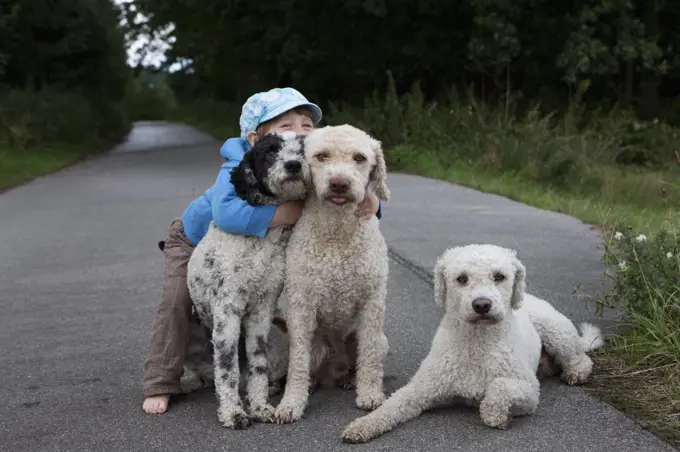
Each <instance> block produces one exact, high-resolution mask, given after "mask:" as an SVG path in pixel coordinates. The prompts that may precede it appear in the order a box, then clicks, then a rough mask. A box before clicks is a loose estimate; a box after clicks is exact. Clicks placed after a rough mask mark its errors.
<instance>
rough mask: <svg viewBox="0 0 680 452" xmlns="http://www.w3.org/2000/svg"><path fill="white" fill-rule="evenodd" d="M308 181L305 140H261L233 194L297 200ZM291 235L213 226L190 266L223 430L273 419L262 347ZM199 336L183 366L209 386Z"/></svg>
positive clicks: (253, 199) (258, 200) (283, 230)
mask: <svg viewBox="0 0 680 452" xmlns="http://www.w3.org/2000/svg"><path fill="white" fill-rule="evenodd" d="M309 179H310V171H309V165H308V164H307V162H306V160H305V159H304V142H303V139H302V137H297V136H295V135H294V134H286V135H268V136H266V137H263V138H262V139H261V140H260V141H258V142H257V143H256V144H255V146H254V147H253V148H252V149H251V150H250V151H248V152H246V154H245V155H244V158H243V160H242V161H241V163H240V164H239V166H238V167H236V168H235V169H234V171H233V173H232V183H233V184H234V187H235V189H236V192H237V194H238V195H239V196H240V197H241V198H243V199H245V200H247V201H248V202H249V203H250V204H252V205H262V204H272V203H277V204H278V203H282V202H285V201H291V200H300V199H303V198H304V197H305V196H306V191H307V186H308V185H309ZM290 229H291V228H289V227H279V228H274V229H270V230H269V231H268V232H267V235H266V236H265V237H264V238H258V237H253V236H245V235H236V234H230V233H227V232H224V231H222V230H220V229H218V228H217V227H216V226H215V224H214V223H212V224H211V225H210V228H209V230H208V232H207V234H206V236H205V237H204V238H203V239H202V240H201V242H200V243H199V244H198V245H197V246H196V249H195V250H194V252H193V254H192V256H191V259H190V260H189V266H188V274H187V281H188V286H189V293H190V295H191V298H192V300H193V307H194V310H195V312H196V314H197V317H198V318H199V319H200V322H201V324H202V325H203V326H205V327H206V328H207V329H208V331H211V339H212V345H213V360H212V361H213V366H214V383H215V392H216V394H217V398H218V403H219V407H218V411H217V414H218V418H219V421H220V422H221V423H222V425H224V426H225V427H230V428H235V429H243V428H247V427H249V426H250V420H251V418H254V419H255V420H257V421H262V422H267V421H271V420H272V416H273V413H274V408H273V407H272V406H271V405H269V403H268V395H269V389H268V380H269V377H268V373H271V369H270V366H269V364H268V359H267V348H268V339H269V332H270V329H271V325H272V319H273V315H274V310H275V307H276V302H277V300H278V298H279V295H280V294H281V291H282V289H283V283H284V274H285V249H286V244H287V241H288V238H289V236H290ZM241 327H243V331H244V336H245V337H244V343H245V344H244V345H245V354H246V358H247V360H246V362H247V363H248V372H247V381H246V392H247V402H248V411H249V412H248V414H246V411H245V410H244V407H243V405H242V403H241V399H240V397H239V386H240V385H241V376H240V371H239V368H240V367H239V358H240V357H241V356H240V355H241V353H239V339H240V337H241ZM203 334H204V336H205V334H206V333H205V332H204V333H203ZM200 337H201V333H200V328H198V327H197V328H195V331H193V332H192V339H195V340H194V341H192V344H193V345H190V348H189V350H188V360H187V362H186V365H185V367H186V369H187V370H186V371H187V373H188V374H189V375H190V376H191V375H192V374H193V375H199V376H201V377H202V378H203V379H205V380H210V375H209V372H207V371H206V370H207V369H206V366H205V362H206V360H208V361H209V359H206V355H207V353H209V349H208V348H207V347H206V345H205V342H203V343H201V342H200V340H201V339H200ZM194 380H195V379H194ZM185 382H186V379H185ZM190 386H191V385H189V384H187V387H188V388H189V387H190Z"/></svg>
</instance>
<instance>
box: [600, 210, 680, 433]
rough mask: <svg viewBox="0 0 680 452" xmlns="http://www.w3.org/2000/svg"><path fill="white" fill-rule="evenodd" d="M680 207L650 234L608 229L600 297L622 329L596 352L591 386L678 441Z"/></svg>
mask: <svg viewBox="0 0 680 452" xmlns="http://www.w3.org/2000/svg"><path fill="white" fill-rule="evenodd" d="M677 220H678V217H677V211H676V212H674V215H673V216H672V217H670V222H669V224H668V225H667V227H666V228H663V229H661V231H660V232H658V233H657V234H654V235H653V236H651V237H649V238H648V237H647V236H646V235H643V234H639V233H637V232H635V230H634V229H631V228H620V227H617V225H616V224H614V225H613V226H612V227H608V228H607V231H608V233H607V237H606V238H607V240H606V243H605V259H604V261H605V264H606V265H607V270H606V273H605V274H606V275H607V276H609V277H610V278H611V279H612V280H613V282H614V283H613V285H612V286H611V288H610V289H609V290H608V291H607V292H606V293H605V294H604V295H603V296H602V297H600V299H599V302H600V303H602V304H603V305H605V306H609V307H614V308H617V309H618V310H619V311H620V312H622V313H623V314H624V326H625V327H626V328H625V331H623V333H622V334H618V335H612V336H611V338H610V344H609V345H608V347H606V348H605V349H603V350H602V351H601V352H599V353H598V354H596V356H595V364H596V371H597V372H596V373H595V375H594V378H593V382H592V384H591V385H592V386H593V387H594V390H595V391H596V392H597V393H598V394H599V395H601V396H602V397H604V398H605V399H606V400H608V401H609V402H610V403H613V404H614V405H615V406H617V407H620V408H621V409H623V410H624V411H627V412H630V413H632V414H635V415H636V417H637V418H638V419H640V421H641V423H643V425H644V426H645V427H648V428H650V429H651V430H652V431H654V432H655V433H657V434H659V435H660V436H662V437H664V438H665V439H666V440H668V441H669V442H670V443H671V444H675V445H680V419H678V411H679V410H680V383H679V381H678V375H679V374H680V235H678V230H677V226H678V225H679V224H678V221H677Z"/></svg>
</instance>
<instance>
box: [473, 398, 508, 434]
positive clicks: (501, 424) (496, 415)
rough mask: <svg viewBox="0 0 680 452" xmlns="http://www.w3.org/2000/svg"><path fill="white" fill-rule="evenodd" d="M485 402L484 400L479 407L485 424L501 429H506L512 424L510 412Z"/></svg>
mask: <svg viewBox="0 0 680 452" xmlns="http://www.w3.org/2000/svg"><path fill="white" fill-rule="evenodd" d="M484 402H485V401H484V400H483V401H482V403H481V404H480V407H479V414H480V416H481V418H482V422H483V423H484V425H486V426H488V427H493V428H497V429H499V430H506V429H507V428H508V427H509V426H510V413H508V412H503V410H500V409H498V407H495V406H491V405H490V404H488V403H484Z"/></svg>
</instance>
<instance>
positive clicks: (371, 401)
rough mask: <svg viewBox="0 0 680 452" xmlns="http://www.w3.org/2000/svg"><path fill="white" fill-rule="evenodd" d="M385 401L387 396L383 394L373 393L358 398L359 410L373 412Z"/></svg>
mask: <svg viewBox="0 0 680 452" xmlns="http://www.w3.org/2000/svg"><path fill="white" fill-rule="evenodd" d="M384 401H385V394H384V393H382V392H371V393H368V394H361V395H358V396H357V399H356V403H357V406H358V407H359V408H361V409H362V410H365V411H373V410H375V409H376V408H378V407H379V406H380V405H382V403H383V402H384Z"/></svg>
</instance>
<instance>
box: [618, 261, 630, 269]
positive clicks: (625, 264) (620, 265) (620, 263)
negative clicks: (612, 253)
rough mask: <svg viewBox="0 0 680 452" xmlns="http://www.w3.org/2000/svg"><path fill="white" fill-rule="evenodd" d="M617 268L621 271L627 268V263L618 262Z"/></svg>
mask: <svg viewBox="0 0 680 452" xmlns="http://www.w3.org/2000/svg"><path fill="white" fill-rule="evenodd" d="M619 270H621V271H626V270H628V263H627V262H626V261H621V262H619Z"/></svg>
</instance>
